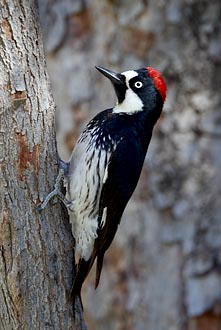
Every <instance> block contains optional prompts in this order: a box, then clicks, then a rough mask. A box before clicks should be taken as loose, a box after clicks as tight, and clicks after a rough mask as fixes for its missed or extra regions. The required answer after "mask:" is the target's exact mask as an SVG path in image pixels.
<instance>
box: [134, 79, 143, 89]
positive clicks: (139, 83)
mask: <svg viewBox="0 0 221 330" xmlns="http://www.w3.org/2000/svg"><path fill="white" fill-rule="evenodd" d="M134 86H135V87H136V88H141V87H142V86H143V83H142V82H141V81H136V82H135V84H134Z"/></svg>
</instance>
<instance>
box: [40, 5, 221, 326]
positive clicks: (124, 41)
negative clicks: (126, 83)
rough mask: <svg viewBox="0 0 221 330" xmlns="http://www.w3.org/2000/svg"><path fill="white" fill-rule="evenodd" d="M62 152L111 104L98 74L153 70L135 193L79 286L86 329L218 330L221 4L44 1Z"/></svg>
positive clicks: (46, 41)
mask: <svg viewBox="0 0 221 330" xmlns="http://www.w3.org/2000/svg"><path fill="white" fill-rule="evenodd" d="M40 9H41V21H42V27H43V31H44V46H45V49H46V52H47V65H48V70H49V75H50V78H51V82H52V87H53V91H54V96H55V100H56V104H57V106H58V123H59V131H58V145H59V151H60V154H61V156H62V157H63V158H64V159H68V157H69V154H70V151H71V149H72V147H73V145H74V143H75V141H76V138H77V136H78V135H79V133H80V132H81V130H82V129H83V127H84V125H85V124H86V122H87V121H88V120H89V118H92V116H94V115H95V113H96V112H97V111H98V110H103V109H105V108H107V107H111V106H113V104H114V102H115V96H114V92H113V90H112V87H111V86H110V83H109V81H106V80H105V78H104V77H102V76H101V75H100V74H99V73H98V72H97V71H96V70H95V69H94V66H95V65H102V66H104V67H107V68H110V69H113V70H119V71H124V70H127V69H133V68H139V67H143V66H153V67H156V68H157V69H158V70H160V71H161V72H162V73H163V76H164V77H165V80H166V82H167V86H168V94H167V101H166V104H165V108H164V113H163V116H162V118H161V120H160V122H159V123H158V125H157V127H156V129H155V131H154V135H153V139H152V142H151V146H150V149H149V154H148V156H147V159H146V163H145V166H144V169H143V172H142V176H141V180H140V182H139V185H138V187H137V189H136V192H135V194H134V196H133V198H132V200H131V202H130V203H129V205H128V207H127V209H126V212H125V214H124V216H123V219H122V222H121V225H120V229H119V231H118V234H117V237H116V239H115V241H114V244H113V245H112V247H111V249H110V251H109V252H108V253H107V255H106V258H105V264H104V270H103V273H102V276H101V283H100V286H99V288H98V289H97V291H96V292H95V291H94V289H93V281H94V274H91V276H90V278H89V280H88V281H87V283H86V284H85V286H84V293H83V301H84V307H85V315H86V319H87V324H88V328H89V329H96V330H99V329H110V330H112V329H113V330H116V329H127V330H128V329H139V330H146V329H149V330H181V329H182V330H184V329H185V330H186V329H189V330H208V329H210V330H215V329H216V330H217V329H221V274H220V269H221V268H220V267H221V253H220V251H221V174H220V173H221V171H220V166H221V107H220V105H221V97H220V91H221V2H220V0H213V1H209V0H200V1H198V0H191V1H189V0H169V1H164V0H161V1H160V0H159V1H156V0H149V1H141V0H138V1H133V0H128V1H117V0H112V1H111V0H109V1H108V0H104V1H100V0H95V1H92V0H85V1H80V0H78V1H71V0H62V1H58V0H57V1H56V0H54V1H45V0H40Z"/></svg>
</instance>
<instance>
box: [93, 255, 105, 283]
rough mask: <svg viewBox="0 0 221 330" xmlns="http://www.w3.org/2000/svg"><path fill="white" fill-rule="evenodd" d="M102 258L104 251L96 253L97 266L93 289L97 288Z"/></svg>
mask: <svg viewBox="0 0 221 330" xmlns="http://www.w3.org/2000/svg"><path fill="white" fill-rule="evenodd" d="M103 260H104V253H98V255H97V268H96V279H95V289H97V287H98V284H99V281H100V277H101V271H102V266H103Z"/></svg>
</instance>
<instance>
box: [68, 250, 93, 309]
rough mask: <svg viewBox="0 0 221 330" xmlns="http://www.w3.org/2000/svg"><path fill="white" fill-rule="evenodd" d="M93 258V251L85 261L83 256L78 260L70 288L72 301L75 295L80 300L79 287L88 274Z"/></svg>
mask: <svg viewBox="0 0 221 330" xmlns="http://www.w3.org/2000/svg"><path fill="white" fill-rule="evenodd" d="M95 258H96V253H93V254H92V256H91V257H90V259H89V260H88V261H85V260H84V259H83V258H81V259H80V260H79V263H78V265H77V272H76V275H75V278H74V282H73V285H72V288H71V297H72V299H73V300H74V301H75V298H76V297H77V296H78V297H79V298H80V300H81V288H82V285H83V283H84V281H85V279H86V277H87V276H88V274H89V272H90V270H91V267H92V266H93V263H94V259H95ZM81 304H82V303H81Z"/></svg>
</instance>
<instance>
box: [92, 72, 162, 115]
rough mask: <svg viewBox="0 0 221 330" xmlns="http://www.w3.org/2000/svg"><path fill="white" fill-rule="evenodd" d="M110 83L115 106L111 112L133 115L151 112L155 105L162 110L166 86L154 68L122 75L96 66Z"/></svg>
mask: <svg viewBox="0 0 221 330" xmlns="http://www.w3.org/2000/svg"><path fill="white" fill-rule="evenodd" d="M96 69H97V70H98V71H100V72H101V73H102V74H103V75H104V76H105V77H107V78H108V79H110V81H111V82H112V84H113V86H114V89H115V92H116V95H117V99H118V102H117V105H116V106H115V107H114V109H113V112H116V113H121V112H124V113H128V114H133V113H136V112H139V111H145V110H147V111H152V110H153V109H154V108H156V104H157V105H158V106H159V107H160V108H162V106H163V103H164V101H165V99H166V84H165V82H164V80H163V78H162V76H161V74H160V73H159V72H158V71H157V70H156V69H154V68H151V67H147V68H142V69H138V70H129V71H125V72H122V73H116V72H114V71H111V70H108V69H105V68H103V67H100V66H96Z"/></svg>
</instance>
